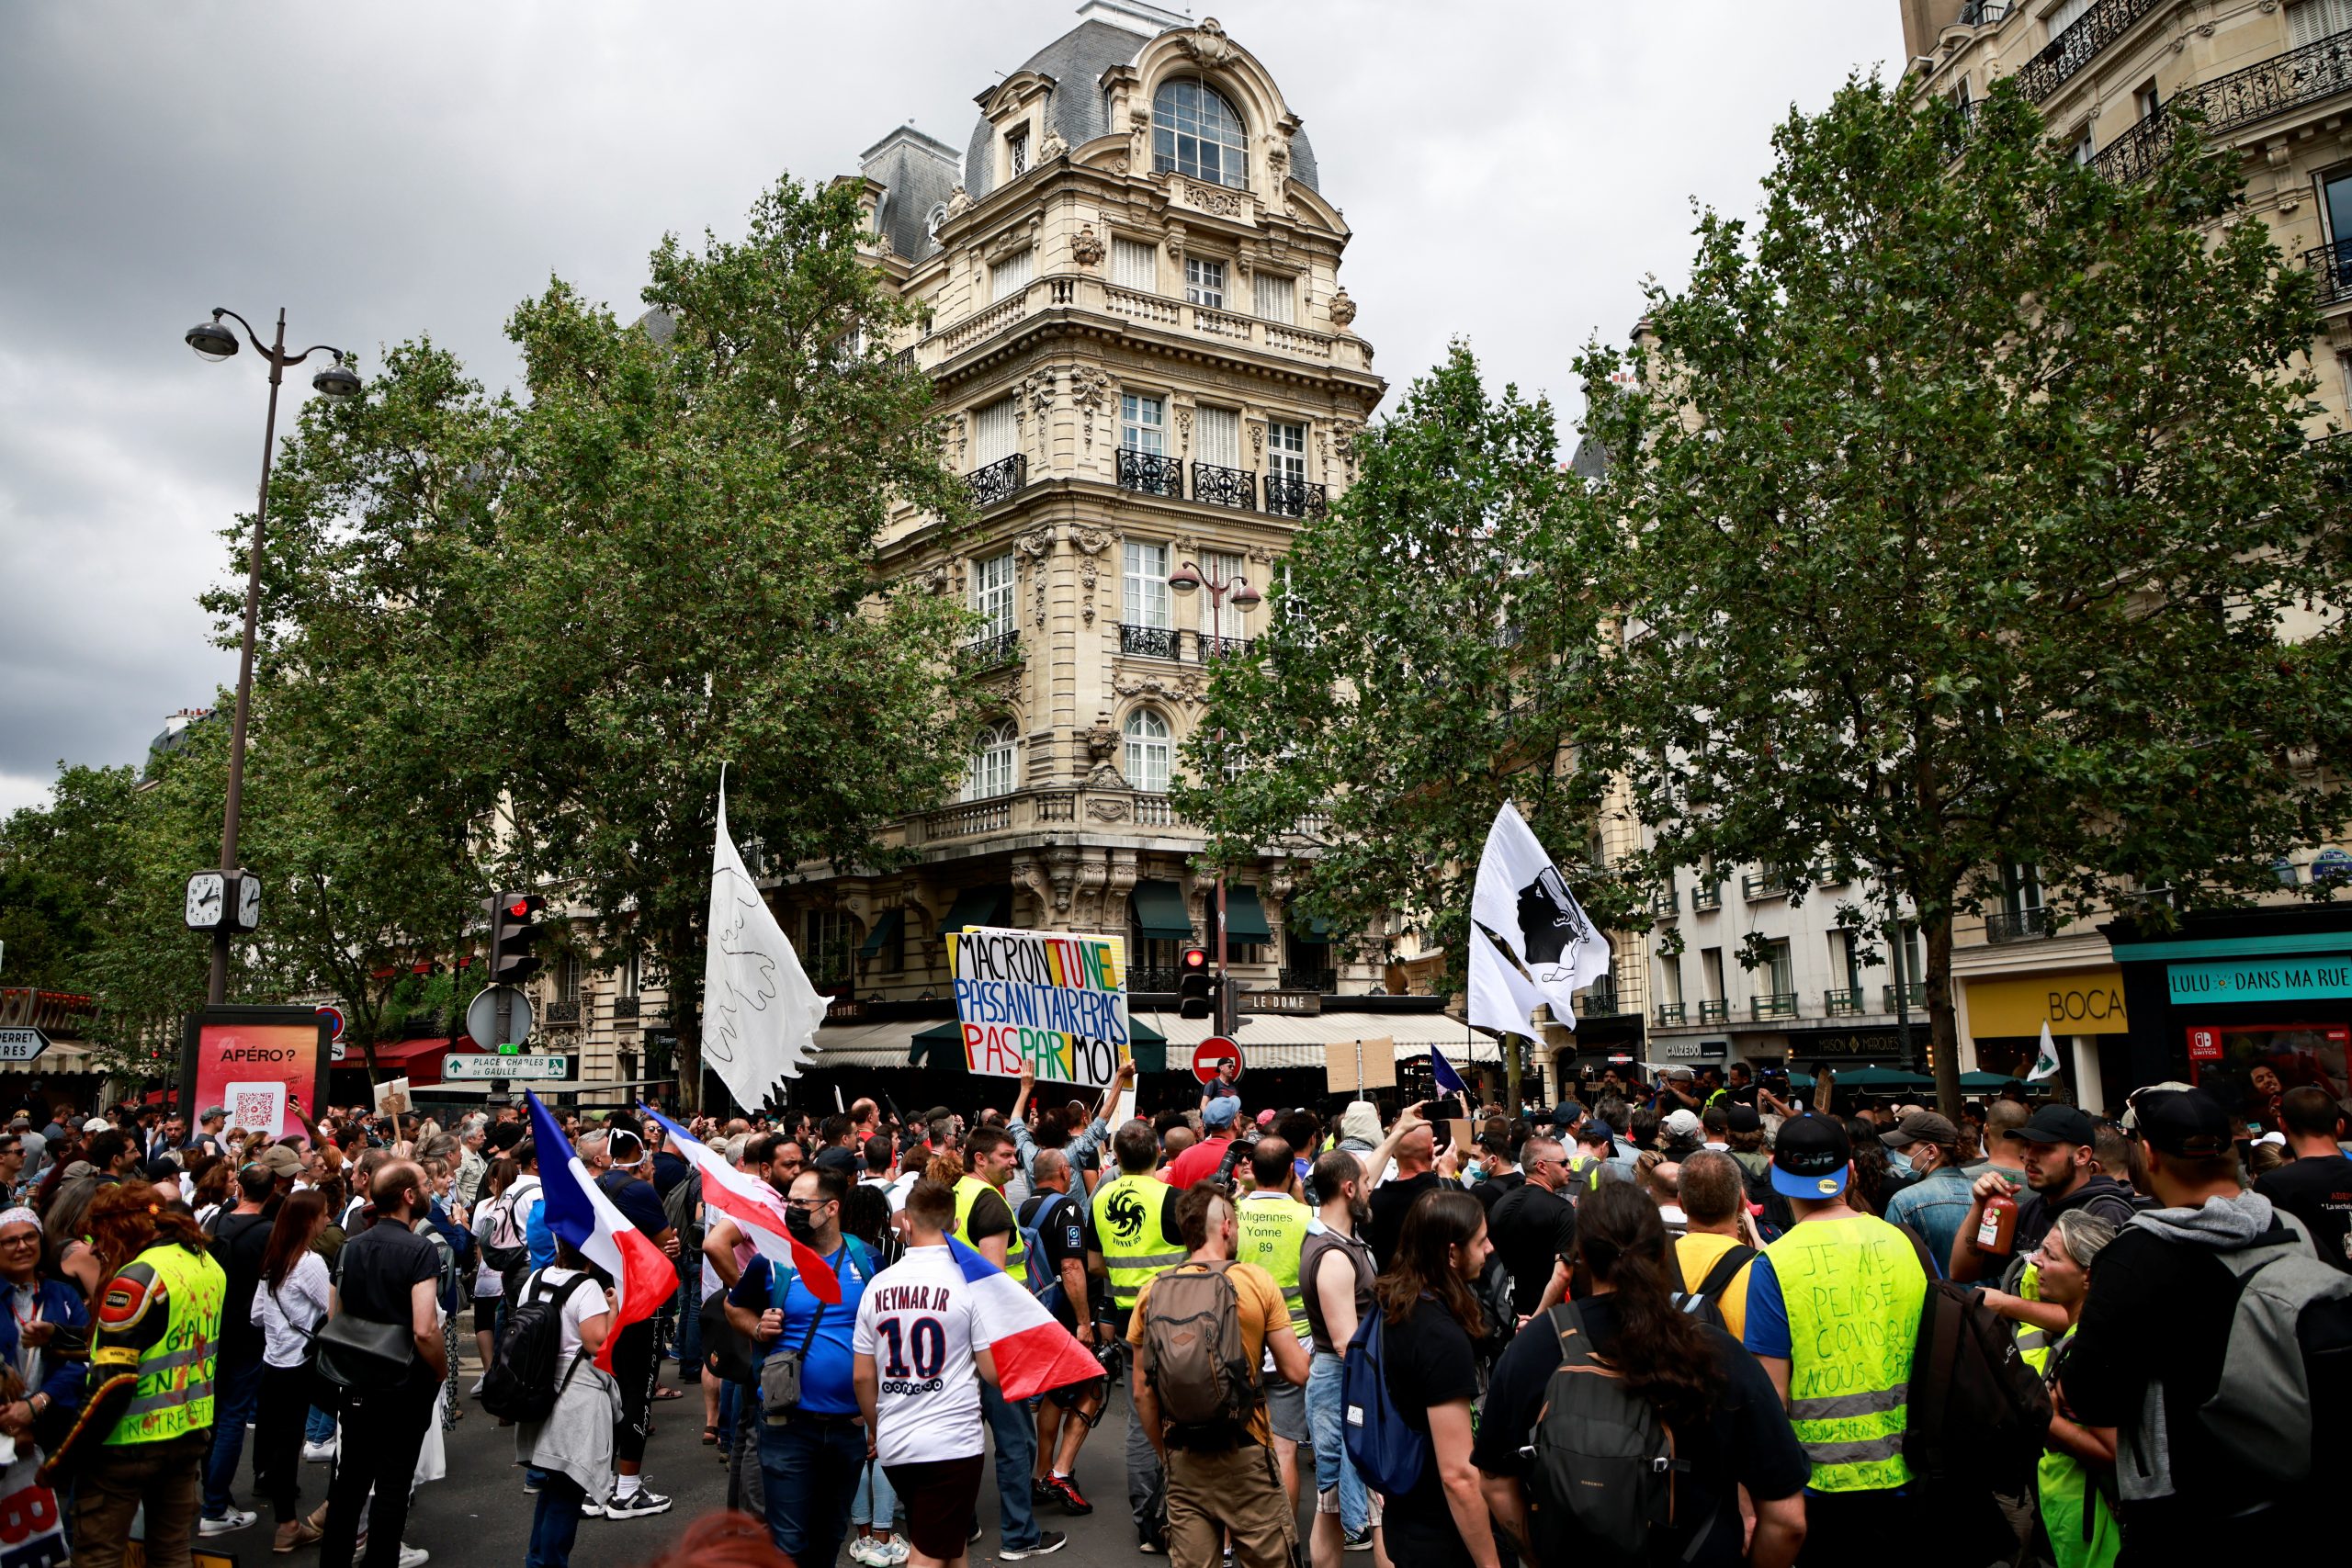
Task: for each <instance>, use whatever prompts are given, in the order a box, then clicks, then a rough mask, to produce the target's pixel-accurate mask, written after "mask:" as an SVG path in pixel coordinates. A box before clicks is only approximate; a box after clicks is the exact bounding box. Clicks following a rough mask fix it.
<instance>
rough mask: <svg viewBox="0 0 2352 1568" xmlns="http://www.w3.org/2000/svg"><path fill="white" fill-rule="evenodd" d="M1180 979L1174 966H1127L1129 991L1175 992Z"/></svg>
mask: <svg viewBox="0 0 2352 1568" xmlns="http://www.w3.org/2000/svg"><path fill="white" fill-rule="evenodd" d="M1179 977H1180V976H1178V973H1177V969H1176V965H1174V964H1129V965H1128V966H1127V989H1128V990H1129V991H1131V992H1132V991H1161V992H1168V991H1173V990H1174V989H1175V988H1176V982H1177V980H1178V978H1179Z"/></svg>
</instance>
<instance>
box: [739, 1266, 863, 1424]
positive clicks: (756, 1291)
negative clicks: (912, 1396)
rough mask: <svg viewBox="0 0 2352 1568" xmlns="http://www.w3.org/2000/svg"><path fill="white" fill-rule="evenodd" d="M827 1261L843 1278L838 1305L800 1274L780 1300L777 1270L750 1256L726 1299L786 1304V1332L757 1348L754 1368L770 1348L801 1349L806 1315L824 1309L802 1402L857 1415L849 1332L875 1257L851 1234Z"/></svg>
mask: <svg viewBox="0 0 2352 1568" xmlns="http://www.w3.org/2000/svg"><path fill="white" fill-rule="evenodd" d="M825 1261H827V1262H828V1263H831V1265H832V1266H833V1274H834V1276H835V1277H836V1278H837V1279H839V1280H841V1282H842V1299H841V1304H840V1305H838V1306H836V1305H834V1304H833V1303H831V1302H826V1301H821V1300H820V1299H819V1298H818V1297H817V1295H816V1294H815V1292H811V1291H810V1290H809V1287H808V1286H807V1285H806V1284H804V1283H802V1282H801V1280H800V1276H799V1275H797V1274H795V1275H793V1276H791V1277H790V1279H789V1280H787V1281H786V1285H785V1291H784V1299H783V1300H782V1301H778V1300H777V1299H776V1296H775V1283H774V1276H775V1270H774V1269H772V1268H770V1267H769V1265H768V1260H767V1259H766V1258H752V1261H751V1264H750V1265H749V1266H748V1267H747V1268H745V1269H744V1270H743V1277H742V1278H741V1280H737V1281H736V1282H735V1289H734V1291H733V1292H731V1293H730V1294H729V1296H728V1298H727V1299H728V1300H729V1301H731V1302H733V1303H735V1304H736V1305H737V1306H739V1307H747V1308H749V1309H750V1310H752V1311H753V1312H765V1311H766V1310H767V1309H768V1308H770V1307H772V1306H781V1307H782V1308H783V1309H784V1332H783V1333H782V1334H780V1335H778V1336H777V1337H776V1340H775V1345H772V1346H768V1347H766V1348H760V1349H757V1350H756V1357H757V1359H755V1360H754V1362H753V1363H752V1364H753V1367H754V1369H755V1370H756V1368H757V1367H758V1366H759V1365H760V1364H761V1363H763V1362H765V1361H766V1360H767V1358H768V1351H769V1350H773V1349H775V1348H785V1349H797V1348H799V1345H800V1342H801V1340H802V1339H804V1338H806V1337H808V1334H809V1319H810V1318H811V1317H814V1316H816V1314H818V1313H820V1312H822V1313H823V1314H824V1315H823V1316H822V1317H821V1318H819V1319H818V1322H817V1337H816V1338H815V1339H813V1340H810V1341H809V1354H808V1357H807V1359H804V1360H803V1361H802V1362H801V1363H800V1408H801V1409H803V1410H807V1411H809V1412H812V1413H813V1414H816V1415H819V1416H854V1415H855V1414H857V1386H856V1384H855V1383H854V1382H852V1381H851V1377H850V1369H851V1366H852V1364H853V1360H854V1358H853V1357H852V1355H851V1353H850V1335H851V1331H852V1330H854V1328H856V1326H857V1303H858V1302H859V1301H860V1300H861V1299H862V1298H863V1297H864V1296H865V1282H866V1280H870V1279H872V1278H873V1277H874V1258H873V1255H872V1254H870V1253H868V1252H867V1251H866V1250H865V1243H863V1242H861V1241H859V1240H857V1239H856V1238H855V1237H854V1236H852V1237H848V1238H845V1239H844V1240H843V1241H842V1245H841V1248H840V1250H838V1251H836V1252H835V1253H833V1254H832V1256H831V1257H830V1258H827V1259H826V1260H825Z"/></svg>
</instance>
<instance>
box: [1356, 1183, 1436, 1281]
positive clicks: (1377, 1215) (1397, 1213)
mask: <svg viewBox="0 0 2352 1568" xmlns="http://www.w3.org/2000/svg"><path fill="white" fill-rule="evenodd" d="M1375 1174H1376V1173H1375ZM1441 1182H1442V1178H1441V1177H1440V1176H1439V1175H1438V1173H1437V1172H1436V1171H1434V1170H1425V1171H1423V1172H1421V1173H1420V1175H1419V1176H1408V1177H1405V1178H1404V1179H1401V1180H1397V1181H1384V1182H1382V1183H1381V1184H1380V1185H1379V1186H1377V1187H1375V1188H1374V1189H1373V1190H1372V1224H1369V1225H1367V1226H1365V1227H1364V1240H1366V1241H1368V1242H1370V1243H1371V1244H1372V1256H1373V1260H1374V1262H1376V1263H1378V1264H1379V1265H1380V1267H1382V1268H1383V1269H1385V1268H1387V1267H1388V1260H1389V1259H1390V1258H1394V1257H1395V1256H1397V1237H1398V1236H1399V1235H1403V1234H1404V1230H1405V1211H1406V1210H1408V1209H1409V1208H1411V1207H1412V1206H1413V1201H1414V1200H1415V1199H1417V1198H1419V1196H1420V1195H1421V1194H1422V1193H1424V1192H1428V1191H1432V1190H1435V1189H1436V1188H1437V1187H1438V1186H1439V1185H1440V1183H1441Z"/></svg>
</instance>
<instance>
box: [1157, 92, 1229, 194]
mask: <svg viewBox="0 0 2352 1568" xmlns="http://www.w3.org/2000/svg"><path fill="white" fill-rule="evenodd" d="M1151 167H1152V171H1153V172H1154V173H1155V174H1157V173H1159V171H1161V170H1163V169H1173V170H1175V171H1176V172H1177V173H1178V174H1180V175H1191V176H1192V177H1193V178H1194V179H1196V180H1206V181H1208V182H1209V183H1211V184H1212V185H1221V186H1234V187H1235V188H1237V189H1239V188H1242V187H1245V186H1248V185H1249V183H1250V143H1249V141H1248V138H1247V136H1246V133H1245V132H1244V131H1243V130H1242V126H1241V116H1240V115H1239V114H1238V113H1236V112H1235V110H1234V107H1233V106H1232V105H1231V104H1229V103H1227V101H1226V100H1225V97H1224V96H1223V95H1222V94H1220V93H1218V92H1217V90H1216V88H1214V87H1212V86H1210V85H1208V84H1207V83H1205V82H1200V81H1194V80H1191V79H1180V80H1177V81H1173V82H1163V83H1161V84H1160V85H1159V92H1157V93H1154V94H1153V95H1152V97H1151Z"/></svg>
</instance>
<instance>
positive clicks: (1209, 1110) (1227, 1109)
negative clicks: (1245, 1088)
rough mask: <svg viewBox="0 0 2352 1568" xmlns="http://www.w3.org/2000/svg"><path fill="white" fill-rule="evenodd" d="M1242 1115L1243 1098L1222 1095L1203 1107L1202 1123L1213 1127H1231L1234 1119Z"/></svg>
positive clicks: (1234, 1095) (1235, 1095) (1236, 1095)
mask: <svg viewBox="0 0 2352 1568" xmlns="http://www.w3.org/2000/svg"><path fill="white" fill-rule="evenodd" d="M1240 1114H1241V1097H1240V1096H1239V1095H1238V1094H1221V1095H1218V1096H1217V1097H1216V1099H1215V1100H1210V1101H1209V1102H1208V1103H1207V1104H1206V1105H1204V1106H1202V1107H1201V1121H1202V1122H1204V1124H1206V1125H1208V1126H1211V1127H1230V1126H1231V1125H1233V1119H1234V1118H1235V1117H1236V1116H1238V1115H1240Z"/></svg>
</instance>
